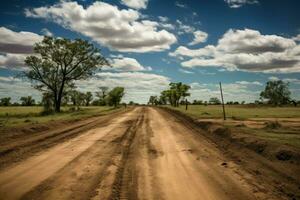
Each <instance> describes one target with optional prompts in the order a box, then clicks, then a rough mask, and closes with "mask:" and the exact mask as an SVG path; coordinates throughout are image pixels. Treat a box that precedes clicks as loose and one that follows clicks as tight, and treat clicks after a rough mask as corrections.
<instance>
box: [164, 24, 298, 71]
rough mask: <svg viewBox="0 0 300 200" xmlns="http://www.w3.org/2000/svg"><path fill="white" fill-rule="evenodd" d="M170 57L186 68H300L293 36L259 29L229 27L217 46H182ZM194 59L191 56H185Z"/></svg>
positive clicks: (289, 69)
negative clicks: (262, 32) (291, 37)
mask: <svg viewBox="0 0 300 200" xmlns="http://www.w3.org/2000/svg"><path fill="white" fill-rule="evenodd" d="M169 55H170V56H174V57H178V58H179V59H181V60H183V61H182V63H181V65H182V66H183V67H224V68H226V69H227V70H243V71H255V72H280V73H290V72H299V71H300V45H299V44H297V43H295V41H294V40H292V39H290V38H285V37H282V36H278V35H263V34H261V33H260V32H259V31H257V30H251V29H244V30H233V29H230V30H228V31H227V32H226V33H225V34H224V35H223V36H222V37H221V38H220V39H219V41H218V43H217V45H215V46H214V45H207V46H205V47H203V48H200V49H189V48H187V47H184V46H180V47H178V48H177V49H176V50H175V51H174V52H172V53H169ZM184 58H191V59H188V60H186V59H184Z"/></svg>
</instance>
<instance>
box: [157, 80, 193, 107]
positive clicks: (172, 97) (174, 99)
mask: <svg viewBox="0 0 300 200" xmlns="http://www.w3.org/2000/svg"><path fill="white" fill-rule="evenodd" d="M190 88H191V87H190V86H189V85H186V84H183V83H181V82H178V83H170V89H169V90H165V91H162V92H161V95H160V98H159V102H160V104H167V103H170V104H171V105H172V106H175V107H178V106H179V102H180V100H181V99H182V100H183V99H184V98H185V97H187V96H190V93H188V91H189V89H190Z"/></svg>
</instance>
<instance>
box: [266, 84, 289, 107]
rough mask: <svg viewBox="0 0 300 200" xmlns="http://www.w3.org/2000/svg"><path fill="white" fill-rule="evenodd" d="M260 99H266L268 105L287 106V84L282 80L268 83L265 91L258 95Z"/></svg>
mask: <svg viewBox="0 0 300 200" xmlns="http://www.w3.org/2000/svg"><path fill="white" fill-rule="evenodd" d="M260 97H261V98H262V99H267V100H268V103H269V104H273V105H283V104H288V103H290V100H291V92H290V90H289V83H287V82H284V81H282V80H276V81H268V82H267V84H266V87H265V89H264V90H263V91H262V92H261V93H260Z"/></svg>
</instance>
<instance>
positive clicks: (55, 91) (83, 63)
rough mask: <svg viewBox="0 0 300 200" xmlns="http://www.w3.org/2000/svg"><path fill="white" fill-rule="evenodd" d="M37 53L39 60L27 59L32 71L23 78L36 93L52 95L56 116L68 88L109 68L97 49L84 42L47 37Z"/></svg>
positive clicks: (38, 45)
mask: <svg viewBox="0 0 300 200" xmlns="http://www.w3.org/2000/svg"><path fill="white" fill-rule="evenodd" d="M34 53H35V54H38V55H39V56H36V55H32V56H28V57H27V58H26V59H25V63H26V65H27V66H28V67H29V70H28V71H26V72H24V74H25V76H26V77H27V78H29V79H30V80H31V81H32V83H33V84H34V85H35V88H36V89H39V90H41V91H44V92H50V93H52V96H53V102H54V108H55V111H56V112H60V106H61V101H62V98H63V94H64V92H66V91H65V90H66V87H71V86H72V85H74V81H76V80H82V79H87V78H89V77H90V76H91V75H92V74H93V73H94V71H95V70H96V69H97V67H102V66H104V65H108V62H107V61H106V60H105V58H104V57H102V56H101V54H100V53H99V50H98V49H97V48H95V47H94V46H93V45H92V44H90V43H88V42H87V41H84V40H81V39H76V40H69V39H64V38H51V37H45V38H44V40H43V41H42V42H40V43H37V44H36V45H35V47H34Z"/></svg>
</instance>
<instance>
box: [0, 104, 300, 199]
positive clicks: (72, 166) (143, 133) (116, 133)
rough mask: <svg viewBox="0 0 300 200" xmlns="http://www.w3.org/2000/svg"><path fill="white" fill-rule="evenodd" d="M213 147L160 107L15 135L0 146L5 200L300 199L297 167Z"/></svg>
mask: <svg viewBox="0 0 300 200" xmlns="http://www.w3.org/2000/svg"><path fill="white" fill-rule="evenodd" d="M213 141H214V140H211V139H209V137H208V136H207V131H205V129H202V128H199V127H198V126H197V125H196V124H194V123H191V122H190V121H189V120H188V119H186V118H184V117H181V116H179V115H177V114H176V113H172V112H169V111H166V110H163V109H161V108H155V107H153V108H152V107H135V108H128V109H127V110H125V109H124V110H119V111H117V112H115V113H111V114H107V115H103V116H99V117H94V118H89V119H86V120H85V121H84V120H83V121H80V122H76V123H73V124H68V125H67V126H61V127H53V128H52V129H50V130H46V131H42V132H36V133H28V134H20V135H15V137H14V138H10V140H0V146H1V148H0V199H5V200H7V199H101V200H105V199H133V200H135V199H147V200H148V199H149V200H151V199H153V200H156V199H167V200H182V199H187V200H193V199H195V200H199V199H203V200H212V199H222V200H227V199H228V200H229V199H243V200H247V199H249V200H252V199H274V200H276V199H286V200H288V199H291V198H294V199H297V198H299V197H300V191H299V190H300V189H299V188H298V186H299V182H300V180H299V176H298V175H299V173H300V169H299V167H298V165H297V163H298V161H295V162H296V163H294V164H293V163H290V162H283V161H280V160H272V161H271V160H268V159H265V158H264V157H261V155H259V154H257V153H255V152H253V151H250V150H248V149H247V148H241V147H240V146H231V147H230V148H226V141H222V140H218V143H215V142H213ZM286 169H289V170H286ZM24 183H26V184H24ZM278 183H280V184H278ZM12 191H13V192H12Z"/></svg>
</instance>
